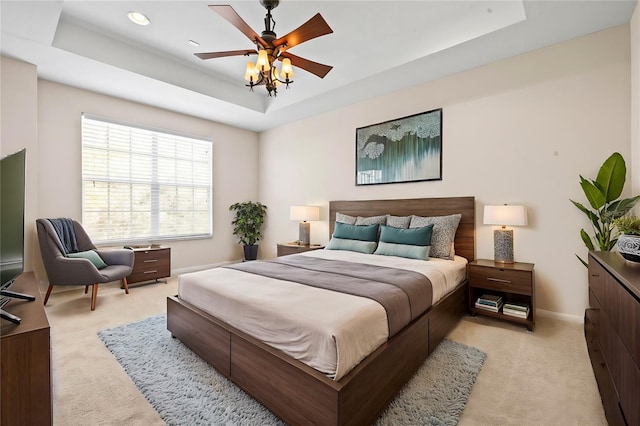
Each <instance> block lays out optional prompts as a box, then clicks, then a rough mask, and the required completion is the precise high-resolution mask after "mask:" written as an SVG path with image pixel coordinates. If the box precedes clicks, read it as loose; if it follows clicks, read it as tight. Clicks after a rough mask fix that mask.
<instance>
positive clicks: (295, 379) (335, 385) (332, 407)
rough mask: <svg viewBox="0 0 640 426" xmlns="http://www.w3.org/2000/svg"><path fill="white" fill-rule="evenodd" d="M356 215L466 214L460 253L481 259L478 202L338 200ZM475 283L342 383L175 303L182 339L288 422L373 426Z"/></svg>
mask: <svg viewBox="0 0 640 426" xmlns="http://www.w3.org/2000/svg"><path fill="white" fill-rule="evenodd" d="M338 211H339V212H341V213H345V214H348V215H352V216H358V215H360V216H377V215H381V214H386V213H388V214H392V215H397V216H407V215H411V214H415V215H418V216H443V215H448V214H453V213H461V214H462V219H461V222H460V226H459V227H458V231H457V233H456V238H455V250H456V255H459V256H463V257H466V258H467V259H468V260H474V258H475V200H474V198H473V197H452V198H421V199H406V200H370V201H331V202H330V231H331V233H332V232H333V228H334V225H335V218H336V212H338ZM467 297H468V296H467V281H466V280H465V281H464V282H463V283H461V284H460V285H459V286H458V287H456V289H455V290H454V291H453V292H451V293H450V294H449V295H447V296H446V297H445V298H443V299H441V300H440V301H439V302H438V303H436V304H435V305H434V306H432V307H431V308H430V309H429V310H428V311H427V312H425V313H424V314H423V315H421V316H420V317H419V318H417V319H416V320H415V321H413V322H412V323H411V324H409V325H408V326H407V327H406V328H405V329H403V330H402V331H401V332H400V333H398V334H397V335H396V336H394V337H393V338H391V339H390V340H389V341H388V342H386V343H384V344H383V345H382V346H380V347H379V348H378V349H377V350H376V351H375V352H373V353H372V354H371V355H369V356H368V357H367V358H365V359H364V360H363V361H362V362H361V363H360V364H358V365H357V366H356V367H355V368H354V369H353V370H352V371H351V372H350V373H349V374H347V375H346V376H345V377H343V378H342V379H341V380H339V381H334V380H331V379H329V378H328V377H327V376H325V375H324V374H322V373H320V372H318V371H316V370H314V369H313V368H311V367H309V366H307V365H305V364H303V363H302V362H300V361H298V360H296V359H293V358H291V357H290V356H288V355H286V354H284V353H283V352H281V351H279V350H277V349H274V348H272V347H270V346H268V345H266V344H264V343H262V342H260V341H258V340H257V339H255V338H253V337H251V336H249V335H247V334H245V333H243V332H241V331H239V330H237V329H235V328H234V327H232V326H230V325H228V324H226V323H224V322H223V321H221V320H219V319H217V318H215V317H214V316H212V315H209V314H208V313H206V312H204V311H202V310H200V309H198V308H195V307H194V306H192V305H190V304H189V303H186V302H184V301H182V300H180V299H179V298H178V297H177V296H176V297H169V298H168V299H167V328H168V329H169V331H171V333H172V335H173V336H174V337H177V338H178V339H180V340H181V341H182V342H183V343H184V344H185V345H186V346H188V347H189V348H190V349H191V350H193V351H194V352H195V353H196V354H198V355H199V356H200V357H201V358H202V359H204V360H205V361H207V362H208V363H209V364H211V365H212V366H213V367H215V368H216V369H217V370H218V371H219V372H220V373H221V374H223V375H224V376H225V377H227V378H229V379H230V380H231V381H233V382H234V383H235V384H237V385H238V386H239V387H240V388H242V389H243V390H244V391H246V392H247V393H248V394H249V395H251V396H252V397H253V398H255V399H256V400H257V401H259V402H260V403H262V404H263V405H264V406H265V407H267V408H268V409H269V410H271V411H272V412H273V413H274V414H276V415H277V416H278V417H280V418H281V419H282V420H284V421H285V422H286V423H288V424H292V425H301V424H318V425H368V424H371V423H372V422H373V421H375V419H376V418H377V417H378V416H379V415H380V414H381V413H382V411H383V410H384V409H385V408H386V407H387V405H388V404H389V403H390V402H391V401H392V400H393V398H394V397H395V395H396V394H397V392H398V391H399V390H400V389H401V388H402V386H403V385H404V384H405V383H406V382H407V381H408V380H409V379H410V378H411V377H412V376H413V374H414V373H415V372H416V371H417V370H418V368H419V367H420V365H422V363H423V362H424V360H425V359H426V358H427V356H428V355H429V354H430V353H431V352H432V351H433V350H434V349H435V348H436V346H437V345H438V344H439V343H440V342H441V341H442V340H443V339H444V337H445V336H446V335H447V334H448V333H449V332H450V331H451V329H452V328H453V327H454V326H455V325H456V324H457V323H458V321H459V319H460V318H461V317H462V316H463V315H464V314H465V313H466V312H467Z"/></svg>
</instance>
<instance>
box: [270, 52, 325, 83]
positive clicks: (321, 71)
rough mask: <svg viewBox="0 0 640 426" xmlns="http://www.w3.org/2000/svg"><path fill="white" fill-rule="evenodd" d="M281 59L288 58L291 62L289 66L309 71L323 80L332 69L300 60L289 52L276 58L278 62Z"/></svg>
mask: <svg viewBox="0 0 640 426" xmlns="http://www.w3.org/2000/svg"><path fill="white" fill-rule="evenodd" d="M282 58H289V59H290V60H291V65H293V66H295V67H298V68H302V69H303V70H306V71H309V72H310V73H311V74H315V75H317V76H318V77H320V78H324V76H325V75H327V74H328V73H329V71H331V70H332V69H333V67H332V66H330V65H324V64H319V63H318V62H313V61H310V60H308V59H304V58H301V57H300V56H296V55H292V54H291V53H289V52H282V54H281V55H280V56H279V57H278V60H280V61H281V60H282Z"/></svg>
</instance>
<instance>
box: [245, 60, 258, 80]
mask: <svg viewBox="0 0 640 426" xmlns="http://www.w3.org/2000/svg"><path fill="white" fill-rule="evenodd" d="M244 79H245V80H247V81H253V82H254V83H255V82H256V81H257V80H258V70H257V68H256V64H254V63H253V62H248V63H247V68H246V71H245V73H244Z"/></svg>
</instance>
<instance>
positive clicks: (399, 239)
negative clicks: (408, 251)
mask: <svg viewBox="0 0 640 426" xmlns="http://www.w3.org/2000/svg"><path fill="white" fill-rule="evenodd" d="M432 232H433V224H431V225H427V226H423V227H421V228H408V229H402V228H394V227H391V226H382V231H381V232H380V241H383V242H385V243H394V244H408V245H414V246H430V245H431V234H432Z"/></svg>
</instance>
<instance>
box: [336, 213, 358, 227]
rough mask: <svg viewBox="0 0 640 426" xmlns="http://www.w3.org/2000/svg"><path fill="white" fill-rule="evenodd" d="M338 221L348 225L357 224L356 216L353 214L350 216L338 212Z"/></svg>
mask: <svg viewBox="0 0 640 426" xmlns="http://www.w3.org/2000/svg"><path fill="white" fill-rule="evenodd" d="M336 222H340V223H346V224H348V225H355V224H356V218H355V217H353V216H349V215H348V214H342V213H340V212H336Z"/></svg>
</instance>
